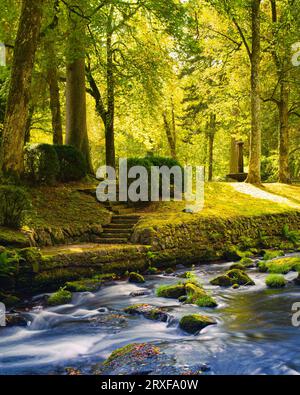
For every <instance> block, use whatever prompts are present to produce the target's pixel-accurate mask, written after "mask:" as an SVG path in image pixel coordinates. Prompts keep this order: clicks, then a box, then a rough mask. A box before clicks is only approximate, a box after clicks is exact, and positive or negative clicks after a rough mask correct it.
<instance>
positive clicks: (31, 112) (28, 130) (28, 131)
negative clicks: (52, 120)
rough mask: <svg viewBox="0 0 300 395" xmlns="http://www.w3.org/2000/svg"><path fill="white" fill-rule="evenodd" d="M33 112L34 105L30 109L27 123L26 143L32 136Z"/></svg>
mask: <svg viewBox="0 0 300 395" xmlns="http://www.w3.org/2000/svg"><path fill="white" fill-rule="evenodd" d="M33 114H34V106H33V105H30V106H29V110H28V115H27V120H26V125H25V136H24V144H27V143H29V142H30V137H31V136H30V130H31V125H32V118H33Z"/></svg>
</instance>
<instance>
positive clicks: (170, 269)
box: [165, 267, 175, 274]
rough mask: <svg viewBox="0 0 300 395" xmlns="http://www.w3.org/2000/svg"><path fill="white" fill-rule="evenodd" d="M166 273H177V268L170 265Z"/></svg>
mask: <svg viewBox="0 0 300 395" xmlns="http://www.w3.org/2000/svg"><path fill="white" fill-rule="evenodd" d="M165 273H166V274H173V273H175V269H174V268H173V267H168V268H167V269H166V270H165Z"/></svg>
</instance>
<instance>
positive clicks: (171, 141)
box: [163, 112, 176, 159]
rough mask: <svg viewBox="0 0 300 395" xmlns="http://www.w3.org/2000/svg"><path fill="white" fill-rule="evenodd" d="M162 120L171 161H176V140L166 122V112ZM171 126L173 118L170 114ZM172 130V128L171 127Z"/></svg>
mask: <svg viewBox="0 0 300 395" xmlns="http://www.w3.org/2000/svg"><path fill="white" fill-rule="evenodd" d="M163 119H164V126H165V131H166V135H167V139H168V143H169V147H170V152H171V156H172V158H173V159H176V140H175V136H174V133H173V131H172V130H171V127H170V124H169V122H168V118H167V114H166V112H164V113H163ZM172 124H173V125H174V116H173V114H172ZM173 130H174V126H173Z"/></svg>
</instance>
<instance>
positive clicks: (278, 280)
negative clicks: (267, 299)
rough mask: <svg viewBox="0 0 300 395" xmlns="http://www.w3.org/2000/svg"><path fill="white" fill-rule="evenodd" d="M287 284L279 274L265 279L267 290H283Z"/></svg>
mask: <svg viewBox="0 0 300 395" xmlns="http://www.w3.org/2000/svg"><path fill="white" fill-rule="evenodd" d="M286 284H287V282H286V280H285V278H284V277H283V275H281V274H270V275H269V276H268V277H267V278H266V285H267V286H268V287H269V288H284V287H285V286H286Z"/></svg>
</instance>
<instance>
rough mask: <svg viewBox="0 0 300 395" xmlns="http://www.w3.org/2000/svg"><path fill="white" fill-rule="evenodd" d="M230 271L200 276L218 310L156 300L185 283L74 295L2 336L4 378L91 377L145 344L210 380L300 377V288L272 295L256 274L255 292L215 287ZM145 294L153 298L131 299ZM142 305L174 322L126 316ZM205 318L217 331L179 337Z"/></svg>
mask: <svg viewBox="0 0 300 395" xmlns="http://www.w3.org/2000/svg"><path fill="white" fill-rule="evenodd" d="M298 255H299V254H298ZM231 264H232V263H216V264H204V265H200V266H197V267H196V268H195V273H196V275H197V277H198V279H199V281H200V283H201V284H202V285H203V286H204V288H205V289H206V290H209V291H210V292H211V293H212V295H213V296H214V297H215V298H216V300H217V302H218V307H217V308H215V309H209V308H199V307H197V306H193V305H183V304H180V303H179V302H177V301H176V300H172V299H164V298H159V297H156V296H155V288H156V287H157V286H159V285H162V284H172V283H176V282H178V281H179V279H178V278H177V277H174V275H149V276H145V279H146V283H145V284H131V283H128V282H125V281H117V282H114V283H112V284H111V285H107V286H104V287H102V288H101V289H100V290H99V291H98V292H96V293H90V292H82V293H75V294H73V295H74V296H73V300H72V303H71V304H68V305H63V306H58V307H51V308H42V307H41V306H35V307H34V308H32V309H31V310H30V311H29V312H26V313H25V315H26V318H27V320H28V321H29V323H30V324H29V325H28V326H27V327H9V328H8V327H7V328H0V374H6V375H7V374H65V368H66V367H73V368H78V369H79V370H80V371H81V372H83V373H86V374H89V373H91V372H92V370H91V369H92V367H93V365H95V364H99V363H101V362H102V361H103V360H105V359H106V358H107V357H108V356H109V355H110V353H111V352H112V351H113V350H115V349H117V348H119V347H122V346H124V345H127V344H130V343H141V342H151V343H154V344H156V345H158V346H159V347H160V348H161V349H162V350H163V351H164V352H165V353H167V354H168V353H170V354H172V355H175V357H176V364H177V365H178V366H186V365H187V364H199V363H203V364H206V365H208V366H209V367H210V370H209V371H208V372H207V373H205V374H234V375H236V374H277V375H284V374H300V352H299V351H300V337H299V336H300V327H298V328H297V327H293V326H292V323H291V317H292V305H293V303H295V302H300V287H299V286H295V285H293V283H292V282H291V283H289V284H288V286H287V287H286V288H284V289H280V290H270V289H267V288H266V286H265V278H266V276H267V275H266V274H264V273H259V272H258V271H257V269H250V270H248V271H247V273H248V274H249V276H250V277H251V278H252V279H253V280H254V281H255V283H256V285H255V286H252V287H241V288H239V289H237V290H233V289H231V288H220V287H214V286H211V285H210V284H209V280H211V279H212V278H214V277H215V276H217V275H218V274H222V273H223V272H224V271H225V270H226V269H228V268H229V266H230V265H231ZM186 270H189V269H188V268H184V267H182V268H178V270H177V272H176V273H177V274H178V273H183V272H185V271H186ZM296 276H297V273H295V272H290V273H289V274H288V275H286V276H285V277H286V279H288V280H290V281H292V280H293V279H294V278H295V277H296ZM138 290H143V291H146V295H143V296H130V294H131V293H132V292H136V291H138ZM137 303H148V304H151V305H155V306H164V307H166V306H168V307H169V313H170V314H171V315H172V316H173V317H174V318H173V319H172V320H170V321H169V322H168V323H164V322H156V321H151V320H149V319H146V318H144V317H142V316H128V315H126V314H124V312H123V309H124V308H125V307H127V306H129V305H132V304H137ZM199 312H200V313H203V314H205V315H211V316H213V317H214V318H215V319H216V320H217V325H212V326H209V327H206V328H205V329H204V330H203V331H201V333H200V334H198V335H196V336H194V335H188V334H186V333H185V332H183V331H182V330H180V329H179V327H178V320H179V319H180V318H181V317H182V316H183V315H187V314H190V313H199Z"/></svg>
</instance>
